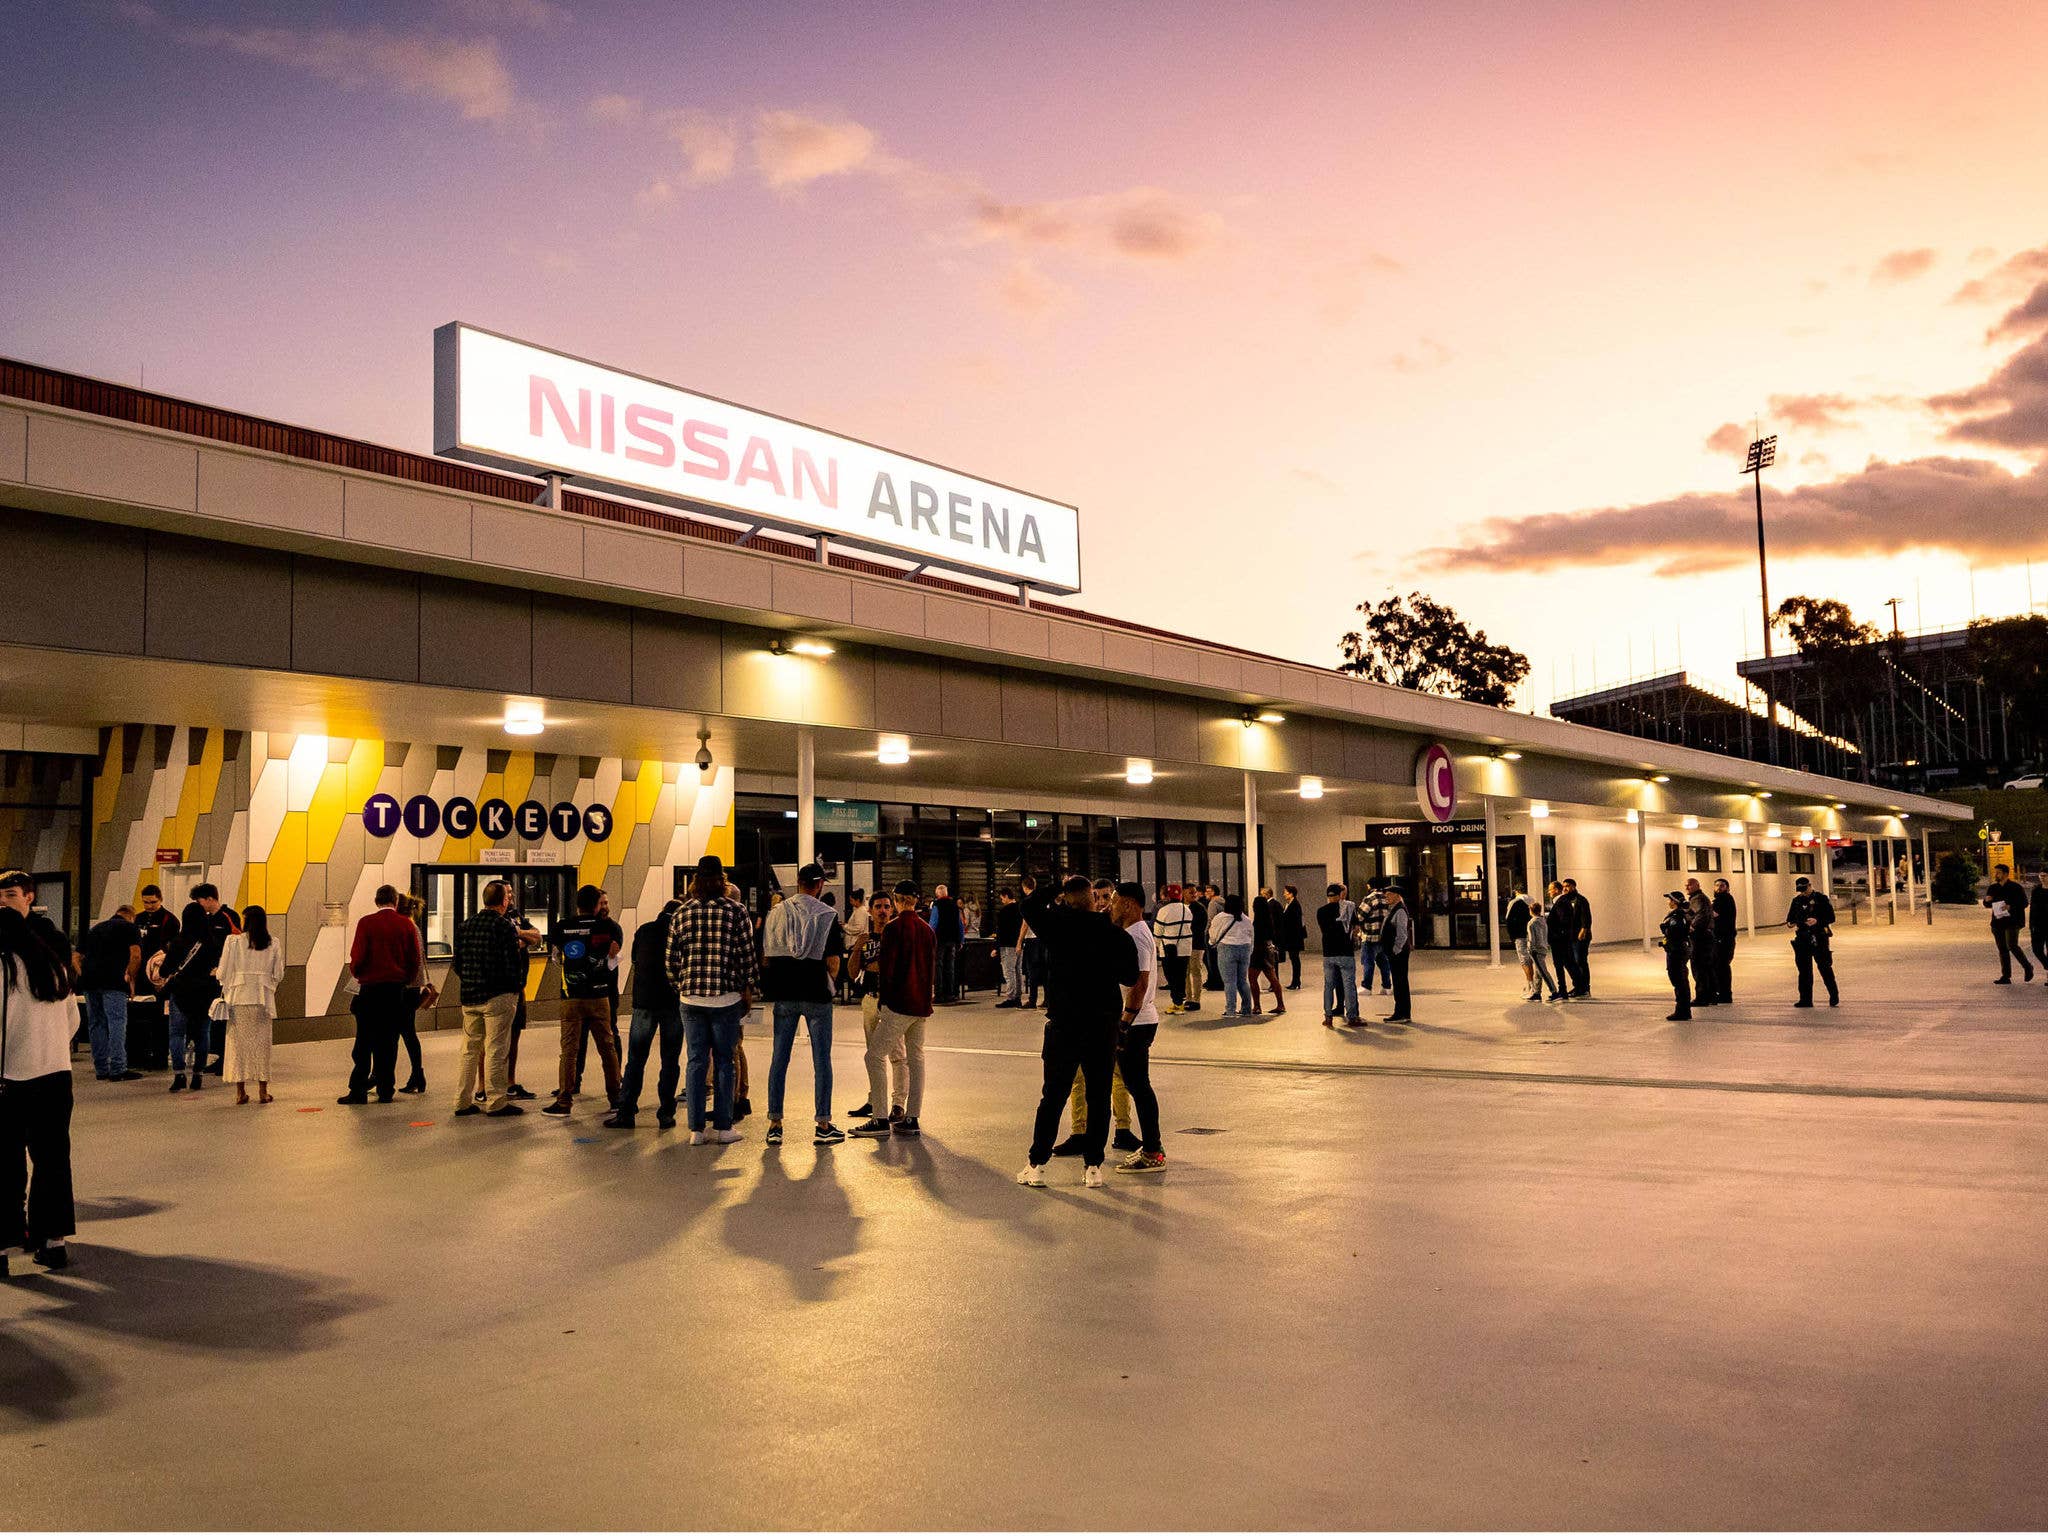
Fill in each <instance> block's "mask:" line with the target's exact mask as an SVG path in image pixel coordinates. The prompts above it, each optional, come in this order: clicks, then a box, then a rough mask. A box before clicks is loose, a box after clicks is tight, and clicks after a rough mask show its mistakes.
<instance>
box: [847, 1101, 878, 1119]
mask: <svg viewBox="0 0 2048 1536" xmlns="http://www.w3.org/2000/svg"><path fill="white" fill-rule="evenodd" d="M873 1113H874V1108H873V1107H872V1106H871V1105H869V1104H868V1103H866V1102H865V1101H863V1102H862V1104H861V1106H860V1108H859V1109H849V1110H848V1111H847V1112H846V1118H847V1119H849V1120H865V1119H867V1117H868V1116H869V1115H871V1114H873Z"/></svg>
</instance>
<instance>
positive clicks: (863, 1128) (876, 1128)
mask: <svg viewBox="0 0 2048 1536" xmlns="http://www.w3.org/2000/svg"><path fill="white" fill-rule="evenodd" d="M890 1129H891V1127H890V1125H889V1122H888V1121H886V1120H873V1119H869V1120H863V1121H861V1123H860V1124H859V1125H856V1126H855V1127H854V1128H853V1129H852V1130H851V1131H849V1132H848V1133H847V1134H848V1135H850V1136H856V1137H863V1138H866V1139H868V1140H871V1141H881V1140H886V1139H887V1138H888V1135H889V1132H890Z"/></svg>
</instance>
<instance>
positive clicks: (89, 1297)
mask: <svg viewBox="0 0 2048 1536" xmlns="http://www.w3.org/2000/svg"><path fill="white" fill-rule="evenodd" d="M15 1283H17V1284H18V1283H20V1282H15ZM38 1288H39V1290H40V1291H41V1293H42V1295H43V1296H44V1297H46V1298H47V1299H49V1300H50V1301H53V1302H54V1303H55V1305H53V1306H49V1307H46V1308H45V1309H44V1310H43V1311H42V1312H40V1313H39V1314H38V1317H39V1318H40V1319H41V1320H42V1321H44V1322H47V1323H49V1324H52V1325H64V1326H69V1327H73V1328H86V1329H91V1330H93V1331H95V1332H98V1333H104V1334H109V1335H114V1336H118V1337H123V1338H130V1339H135V1340H138V1341H140V1342H142V1343H144V1344H156V1345H167V1346H170V1347H172V1348H177V1349H195V1350H220V1351H223V1352H225V1353H229V1354H253V1355H291V1354H300V1353H303V1352H305V1351H307V1350H312V1349H319V1348H323V1347H324V1346H325V1345H326V1344H327V1342H328V1337H329V1334H330V1332H331V1330H332V1329H333V1327H334V1325H335V1324H336V1323H338V1322H340V1321H341V1320H342V1319H343V1318H345V1317H347V1316H349V1315H351V1314H352V1313H355V1312H360V1311H362V1310H364V1309H365V1308H366V1307H368V1306H369V1305H370V1304H371V1303H370V1301H369V1300H368V1299H367V1298H365V1297H363V1296H361V1295H359V1294H357V1293H354V1292H351V1291H349V1290H347V1289H345V1288H344V1287H341V1286H339V1285H336V1284H335V1283H333V1282H331V1281H330V1280H328V1279H327V1278H326V1277H325V1276H322V1275H313V1274H306V1273H303V1272H300V1271H296V1270H289V1269H276V1268H272V1267H270V1266H268V1265H262V1264H236V1263H230V1262H228V1261H226V1260H222V1259H206V1258H199V1257H197V1256H195V1255H192V1254H155V1253H137V1252H135V1251H133V1250H132V1249H127V1248H108V1247H103V1246H101V1245H100V1244H98V1243H92V1244H78V1245H76V1246H75V1248H74V1252H73V1267H72V1268H71V1269H69V1270H66V1271H65V1272H64V1273H63V1274H62V1275H59V1276H50V1277H48V1278H46V1279H44V1280H42V1281H41V1282H40V1283H39V1287H38Z"/></svg>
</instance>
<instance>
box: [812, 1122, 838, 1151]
mask: <svg viewBox="0 0 2048 1536" xmlns="http://www.w3.org/2000/svg"><path fill="white" fill-rule="evenodd" d="M844 1140H846V1132H844V1131H842V1130H841V1129H839V1127H838V1126H836V1125H821V1126H819V1127H818V1128H817V1129H816V1130H815V1131H813V1132H811V1141H812V1143H813V1144H814V1145H817V1146H820V1147H836V1146H838V1145H839V1143H840V1142H842V1141H844Z"/></svg>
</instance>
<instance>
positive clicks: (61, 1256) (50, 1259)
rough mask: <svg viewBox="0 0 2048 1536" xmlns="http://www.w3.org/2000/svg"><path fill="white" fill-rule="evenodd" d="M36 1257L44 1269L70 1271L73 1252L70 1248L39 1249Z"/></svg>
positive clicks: (36, 1260)
mask: <svg viewBox="0 0 2048 1536" xmlns="http://www.w3.org/2000/svg"><path fill="white" fill-rule="evenodd" d="M34 1257H35V1262H36V1263H37V1264H39V1265H41V1266H42V1267H43V1268H44V1269H69V1268H70V1267H71V1250H70V1249H69V1248H38V1249H37V1250H36V1251H35V1255H34Z"/></svg>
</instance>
